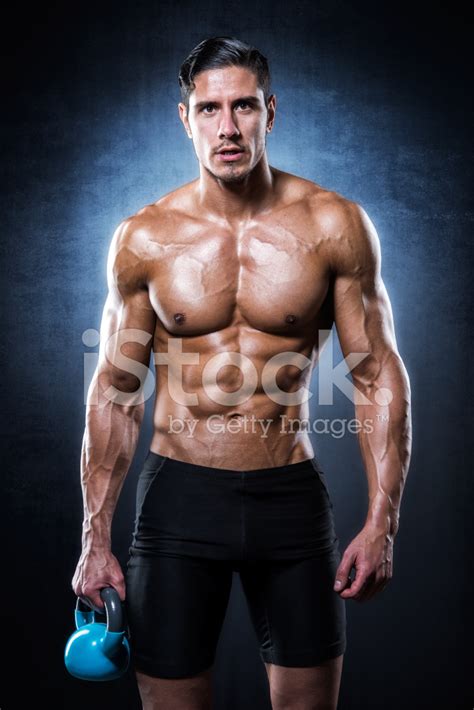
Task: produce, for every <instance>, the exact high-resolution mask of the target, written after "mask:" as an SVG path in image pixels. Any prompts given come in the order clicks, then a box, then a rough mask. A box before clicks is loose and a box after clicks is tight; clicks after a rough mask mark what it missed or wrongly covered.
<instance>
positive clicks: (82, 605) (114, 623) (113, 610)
mask: <svg viewBox="0 0 474 710" xmlns="http://www.w3.org/2000/svg"><path fill="white" fill-rule="evenodd" d="M100 598H101V599H102V601H103V602H104V606H105V614H106V617H107V631H114V632H117V631H123V615H122V602H121V601H120V597H119V594H118V592H117V590H116V589H114V587H102V589H101V590H100ZM91 609H92V610H93V611H94V608H93V606H92V604H90V603H89V602H87V601H86V600H84V599H82V598H81V597H77V604H76V610H77V611H82V612H84V611H90V610H91Z"/></svg>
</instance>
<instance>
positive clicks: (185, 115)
mask: <svg viewBox="0 0 474 710" xmlns="http://www.w3.org/2000/svg"><path fill="white" fill-rule="evenodd" d="M178 111H179V117H180V119H181V122H182V124H183V126H184V130H185V131H186V133H187V134H188V138H192V137H193V135H192V133H191V129H190V127H189V121H188V111H187V109H186V106H185V105H184V104H183V103H182V102H181V101H180V102H179V104H178Z"/></svg>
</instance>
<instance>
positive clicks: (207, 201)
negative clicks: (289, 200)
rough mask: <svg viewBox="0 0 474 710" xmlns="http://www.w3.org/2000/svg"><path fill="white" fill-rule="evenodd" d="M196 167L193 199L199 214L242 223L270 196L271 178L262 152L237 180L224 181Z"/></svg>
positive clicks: (266, 203)
mask: <svg viewBox="0 0 474 710" xmlns="http://www.w3.org/2000/svg"><path fill="white" fill-rule="evenodd" d="M200 167H201V175H200V179H199V183H198V185H197V201H198V206H199V210H200V211H201V213H202V212H204V213H207V214H209V216H211V217H217V218H218V219H223V220H227V221H229V222H241V221H242V222H244V221H246V220H248V219H251V218H252V217H254V216H255V215H256V214H258V213H259V212H261V211H262V209H264V207H266V206H268V205H269V204H270V203H271V201H272V199H273V197H274V180H275V177H274V174H273V172H272V170H271V168H270V166H269V165H268V162H267V158H266V155H264V156H263V157H262V159H261V160H260V161H259V162H258V163H257V165H256V166H255V168H254V169H253V170H252V172H251V173H249V174H248V175H247V176H246V177H245V178H244V179H243V180H242V181H239V182H225V181H224V180H221V179H219V178H218V177H216V176H215V175H212V174H211V173H210V172H209V171H208V170H206V168H203V167H202V165H201V166H200Z"/></svg>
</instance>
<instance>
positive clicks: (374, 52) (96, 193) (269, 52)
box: [0, 0, 473, 710]
mask: <svg viewBox="0 0 474 710" xmlns="http://www.w3.org/2000/svg"><path fill="white" fill-rule="evenodd" d="M45 8H46V6H44V7H43V6H38V7H37V9H35V10H33V11H32V12H33V14H27V13H26V12H25V11H24V9H23V8H22V7H18V8H17V9H16V10H15V12H16V16H14V18H13V20H12V22H11V24H10V25H4V33H3V38H2V44H3V47H2V50H3V53H4V59H3V62H2V69H3V74H4V77H3V82H2V86H3V90H4V110H3V115H2V120H3V122H4V127H5V131H4V134H3V149H4V156H5V160H4V163H3V178H4V192H3V202H2V206H3V209H2V215H3V232H2V237H1V243H2V247H3V250H2V251H3V279H2V297H3V299H2V304H3V307H4V308H3V331H2V334H3V348H2V353H3V356H4V362H3V365H2V377H1V381H2V385H3V391H4V400H3V401H4V406H3V408H2V411H3V414H4V415H5V417H4V423H3V428H2V434H3V439H2V444H3V457H2V458H3V475H2V483H3V487H4V492H3V498H2V500H3V501H4V506H5V507H4V511H3V513H2V515H1V518H2V522H3V523H4V524H5V530H4V534H3V537H2V540H3V546H2V572H3V576H2V579H3V583H2V591H3V604H2V615H3V617H4V618H3V622H2V630H3V633H4V635H5V637H4V641H3V644H4V648H6V650H7V661H6V672H5V673H4V678H3V681H2V685H1V689H0V706H1V708H2V710H13V709H16V708H24V707H27V706H28V707H30V705H27V704H25V698H24V694H25V692H26V690H27V689H32V690H33V693H34V696H33V697H34V698H35V700H36V701H37V702H44V703H46V704H47V706H48V707H49V708H53V707H58V708H67V709H68V710H70V709H75V708H82V707H84V704H85V703H87V706H88V708H90V709H91V710H95V709H97V710H98V709H99V708H104V707H107V708H111V707H116V708H117V709H120V710H125V709H127V710H128V709H130V710H132V709H133V708H139V707H140V705H139V700H138V694H137V689H136V686H135V683H134V679H133V677H132V676H131V675H128V676H126V677H125V678H123V679H121V680H120V681H116V682H113V683H106V684H97V685H94V684H87V683H85V682H81V681H77V680H75V679H73V678H71V677H69V676H68V675H67V673H66V671H65V669H64V666H63V663H62V653H63V649H64V643H65V640H66V638H67V636H68V635H69V634H70V633H71V632H72V624H73V607H74V602H75V598H74V595H73V593H72V590H71V588H70V581H71V578H72V574H73V572H74V569H75V566H76V562H77V559H78V556H79V553H80V533H81V521H82V499H81V490H80V484H79V454H80V446H81V437H82V432H83V426H84V405H83V387H84V383H83V368H84V361H85V360H84V358H85V356H86V354H87V355H89V356H91V355H93V353H95V352H97V347H87V346H86V345H84V343H83V333H84V331H85V330H87V329H97V328H98V326H99V323H100V317H101V311H102V307H103V303H104V300H105V296H106V278H105V265H106V254H107V249H108V245H109V242H110V238H111V236H112V233H113V231H114V229H115V227H116V226H117V225H118V223H119V222H120V221H121V220H122V219H123V218H124V217H126V216H128V215H130V214H132V213H134V212H135V211H136V210H137V209H139V208H140V207H142V206H143V205H145V204H147V203H150V202H153V201H154V200H156V199H157V198H158V197H159V196H161V195H163V194H164V193H166V192H168V191H170V190H173V189H174V188H176V187H177V186H179V185H180V184H182V183H183V182H187V181H190V180H192V179H194V178H195V177H196V176H197V175H198V165H197V161H196V158H195V155H194V152H193V149H192V144H191V142H190V141H189V140H188V139H187V137H186V135H185V133H184V130H183V128H182V126H181V123H180V122H179V120H178V111H177V103H178V101H179V92H178V84H177V73H178V67H179V65H180V63H181V61H182V60H183V59H184V57H185V56H186V54H187V53H188V52H189V50H190V49H191V48H192V47H193V46H195V45H196V44H197V43H198V42H199V41H200V40H202V39H204V38H205V37H207V36H212V35H216V34H232V35H235V36H237V37H239V38H241V39H243V40H245V41H247V42H250V43H254V44H255V45H256V46H257V47H259V49H260V50H261V51H262V52H263V53H264V54H265V55H266V56H267V57H268V59H269V61H270V66H271V69H272V74H273V91H274V92H275V93H276V96H277V118H276V125H275V129H274V131H273V133H272V135H271V136H270V137H269V139H268V153H269V159H270V164H271V165H274V166H276V167H278V168H281V169H283V170H286V171H289V172H293V173H296V174H298V175H301V176H304V177H306V178H309V179H311V180H314V181H316V182H318V183H320V184H321V185H323V186H325V187H328V188H330V189H333V190H336V191H338V192H339V193H341V194H343V195H344V196H346V197H349V198H351V199H353V200H356V201H358V202H359V203H360V204H361V205H362V206H363V207H364V208H365V209H366V210H367V212H368V214H369V215H370V217H371V218H372V220H373V222H374V224H375V226H376V228H377V230H378V233H379V236H380V239H381V243H382V253H383V267H382V268H383V276H384V279H385V283H386V286H387V289H388V291H389V294H390V297H391V300H392V305H393V311H394V316H395V322H396V329H397V337H398V345H399V349H400V352H401V354H402V357H403V358H404V360H405V363H406V366H407V369H408V371H409V374H410V377H411V383H412V389H413V412H414V452H413V459H412V465H411V471H410V475H409V479H408V483H407V487H406V489H405V495H404V499H403V503H402V514H401V524H400V531H399V534H398V536H397V538H396V541H395V556H394V560H395V564H394V578H393V580H392V582H391V584H390V585H389V587H388V588H387V589H386V591H385V592H384V593H383V594H382V595H380V596H378V597H377V598H376V599H375V600H373V601H371V602H369V603H368V604H366V605H357V604H356V603H354V602H350V601H349V602H346V604H347V606H346V609H347V613H348V633H349V646H348V651H347V654H346V657H345V663H344V673H343V680H342V687H341V696H340V708H341V709H343V710H356V709H359V708H364V710H369V708H370V709H373V710H379V709H380V708H382V707H383V708H385V710H392V709H393V710H395V708H397V709H398V708H400V707H401V706H402V707H409V708H424V707H426V708H428V707H429V708H431V709H433V708H443V709H444V708H448V707H449V708H458V707H459V708H461V707H470V706H472V700H468V697H467V696H468V690H467V688H468V682H467V678H466V674H467V662H466V661H465V653H466V649H465V647H464V645H463V639H464V637H465V630H464V624H465V617H466V615H467V610H468V606H467V605H468V586H467V573H466V570H467V561H468V559H469V555H470V547H468V544H467V535H468V519H470V517H471V502H470V499H469V495H468V493H469V489H468V471H469V469H470V467H471V468H472V457H471V455H470V452H469V449H468V445H467V444H468V442H467V441H466V440H467V439H468V435H469V429H468V425H469V415H471V416H472V407H471V405H470V399H469V395H471V398H472V388H471V387H470V377H469V371H468V354H469V346H470V345H472V343H471V342H470V340H469V331H468V323H467V319H468V312H469V311H468V293H469V288H470V271H469V268H468V256H469V242H470V239H472V222H473V212H472V204H470V202H469V197H470V178H471V177H472V174H469V172H470V171H471V163H472V153H471V152H470V141H469V138H470V131H471V126H472V110H471V109H472V107H471V105H470V103H469V99H468V86H467V69H466V60H467V48H466V47H467V38H468V32H467V26H466V24H465V22H464V19H463V18H462V17H456V16H454V14H453V12H454V11H452V10H450V9H449V6H448V7H447V9H446V10H445V11H444V14H441V11H436V13H437V14H435V15H434V14H433V12H434V10H433V8H432V7H427V8H426V9H425V8H422V7H421V5H418V7H417V8H415V7H414V5H413V4H411V5H408V4H407V5H403V4H402V5H401V4H399V3H397V4H394V5H393V6H391V7H386V8H385V9H381V6H380V4H379V3H375V2H374V3H373V5H372V4H370V3H363V4H361V3H359V4H357V3H349V2H344V1H343V0H336V1H334V2H330V1H329V0H323V1H320V2H318V0H315V1H312V2H310V1H309V0H305V1H304V2H298V1H297V2H294V3H291V4H290V5H287V4H286V3H284V2H283V1H282V0H276V1H275V2H262V3H260V4H256V3H250V2H246V3H239V4H228V3H218V2H215V0H208V1H207V2H203V3H201V4H197V3H191V2H188V1H186V2H179V3H178V2H164V3H158V2H156V3H152V2H143V1H140V0H139V1H137V2H134V3H129V4H128V5H127V4H124V5H116V4H114V5H112V4H111V5H110V6H105V5H103V4H100V3H94V4H93V3H85V4H78V5H76V6H72V5H68V6H66V3H64V4H63V5H61V6H57V7H55V8H50V9H45ZM334 357H335V362H338V361H339V360H340V357H341V354H340V351H339V350H338V348H337V347H336V349H335V353H334ZM470 374H471V376H472V373H470ZM313 384H314V389H315V391H316V388H317V384H318V381H317V374H315V376H314V380H313ZM316 399H317V398H316V397H314V398H313V401H312V410H311V411H312V414H313V415H314V416H315V417H318V416H319V417H327V416H330V418H331V419H335V418H350V417H352V416H353V411H352V409H351V405H350V403H349V402H348V401H347V400H346V399H345V398H343V397H342V396H336V398H335V405H334V407H332V408H331V409H330V414H329V415H328V413H327V411H326V410H327V408H324V407H322V408H318V405H317V402H316ZM313 402H314V404H313ZM149 405H150V402H149V403H148V416H149V414H150V407H149ZM150 431H151V430H150V422H149V420H147V421H146V423H145V424H144V426H143V430H142V436H141V439H140V444H139V449H138V451H137V454H136V457H135V460H134V462H133V465H132V467H131V470H130V473H129V476H128V477H127V480H126V482H125V485H124V488H123V492H122V495H121V498H120V501H119V505H118V508H117V512H116V516H115V520H114V543H113V544H114V552H115V554H116V555H117V556H118V558H119V560H120V561H121V562H122V563H123V564H125V561H126V556H127V548H128V545H129V542H130V537H131V532H132V527H133V516H134V495H135V485H136V476H137V474H138V470H139V468H140V466H141V463H142V460H143V457H144V455H145V452H146V450H147V447H148V443H149V438H150ZM313 442H314V446H315V450H316V452H317V454H318V455H319V457H320V459H321V461H322V463H323V467H324V470H325V471H326V477H327V479H328V485H329V487H330V490H331V494H332V497H333V501H334V510H335V515H336V524H337V528H338V533H339V537H340V540H341V546H343V547H344V546H345V545H346V544H348V543H349V541H350V540H351V539H352V537H353V536H354V535H355V534H356V533H357V532H358V530H359V529H360V527H361V526H362V524H363V522H364V519H365V513H366V490H367V485H366V481H365V476H364V472H363V467H362V464H361V459H360V455H359V453H358V447H357V441H356V439H355V437H354V436H352V435H346V436H344V437H341V438H339V437H338V435H337V434H336V433H335V432H333V434H331V433H325V434H319V435H317V434H315V435H314V436H313ZM215 669H216V674H215V696H216V708H217V709H218V710H244V709H245V710H253V709H254V708H255V709H266V708H269V701H268V694H267V689H266V676H265V672H264V668H263V665H262V664H261V662H260V660H259V657H258V652H257V647H256V640H255V638H254V636H253V632H252V629H251V627H250V622H249V619H248V615H247V610H246V607H245V605H244V602H243V598H242V596H241V590H240V587H239V582H238V579H236V580H235V585H234V589H233V594H232V598H231V603H230V606H229V610H228V615H227V618H226V622H225V626H224V629H223V632H222V636H221V641H220V645H219V650H218V657H217V659H216V667H215Z"/></svg>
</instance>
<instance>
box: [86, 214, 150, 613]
mask: <svg viewBox="0 0 474 710" xmlns="http://www.w3.org/2000/svg"><path fill="white" fill-rule="evenodd" d="M141 264H142V260H140V258H139V255H138V246H137V237H136V236H135V232H134V229H133V227H132V220H128V221H125V222H123V223H122V224H121V225H120V226H119V227H118V229H117V230H116V232H115V234H114V236H113V239H112V242H111V245H110V249H109V255H108V260H107V282H108V295H107V299H106V302H105V306H104V310H103V315H102V321H101V327H100V349H99V361H98V365H97V368H96V371H95V373H94V377H93V379H92V382H91V385H90V387H89V391H88V396H87V405H86V422H85V431H84V437H83V441H82V454H81V484H82V493H83V502H84V520H83V530H82V554H81V557H80V559H79V562H78V565H77V568H76V572H75V575H74V578H73V580H72V586H73V589H74V592H75V593H76V594H77V595H78V596H82V597H87V598H88V599H89V600H90V601H91V602H92V603H93V604H94V605H95V606H96V607H98V608H99V609H103V602H102V600H101V599H100V596H99V591H100V589H101V588H102V587H104V586H109V585H110V586H113V587H115V588H116V589H117V591H118V592H119V594H120V597H121V599H122V601H123V600H124V599H125V584H124V578H123V574H122V570H121V568H120V565H119V563H118V561H117V560H116V558H115V557H114V556H113V555H112V552H111V526H112V518H113V514H114V510H115V507H116V504H117V500H118V497H119V495H120V491H121V489H122V485H123V483H124V480H125V476H126V474H127V472H128V469H129V467H130V463H131V461H132V458H133V455H134V453H135V449H136V445H137V441H138V436H139V431H140V426H141V423H142V420H143V414H144V409H145V403H144V401H143V392H142V385H143V382H144V380H145V376H146V373H147V369H146V368H147V367H148V364H149V361H150V353H151V348H152V344H153V333H154V330H155V322H156V314H155V312H154V310H153V308H152V306H151V303H150V300H149V296H148V290H147V287H146V283H145V280H144V277H143V273H142V268H143V267H142V265H141ZM127 358H128V359H127ZM133 372H135V374H132V373H133ZM137 388H138V389H137Z"/></svg>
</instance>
